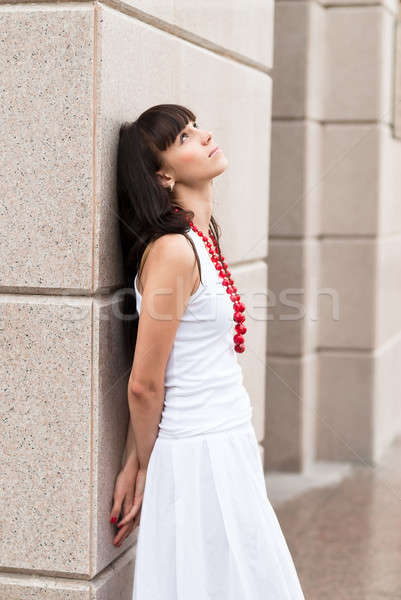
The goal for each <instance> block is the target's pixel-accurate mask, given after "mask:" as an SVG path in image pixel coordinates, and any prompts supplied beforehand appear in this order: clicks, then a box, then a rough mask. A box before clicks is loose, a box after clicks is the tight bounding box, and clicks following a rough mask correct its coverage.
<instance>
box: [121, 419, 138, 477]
mask: <svg viewBox="0 0 401 600" xmlns="http://www.w3.org/2000/svg"><path fill="white" fill-rule="evenodd" d="M122 468H123V470H125V471H126V470H129V471H134V470H135V469H137V468H138V454H137V451H136V443H135V435H134V429H133V427H132V421H131V417H130V419H129V421H128V430H127V439H126V442H125V450H124V456H123V465H122Z"/></svg>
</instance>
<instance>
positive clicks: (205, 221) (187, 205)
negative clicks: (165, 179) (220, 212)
mask: <svg viewBox="0 0 401 600" xmlns="http://www.w3.org/2000/svg"><path fill="white" fill-rule="evenodd" d="M176 188H177V190H176V198H177V202H178V203H179V204H180V206H182V207H183V208H184V209H185V210H192V211H193V212H194V217H193V219H192V222H193V224H194V225H196V227H197V228H198V229H200V231H202V233H204V234H205V235H208V231H209V226H210V217H211V215H212V209H213V195H212V183H211V181H207V182H206V183H204V184H202V185H200V186H197V187H188V186H186V185H183V184H180V183H177V184H176Z"/></svg>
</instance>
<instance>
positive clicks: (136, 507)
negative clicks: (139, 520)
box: [117, 497, 142, 527]
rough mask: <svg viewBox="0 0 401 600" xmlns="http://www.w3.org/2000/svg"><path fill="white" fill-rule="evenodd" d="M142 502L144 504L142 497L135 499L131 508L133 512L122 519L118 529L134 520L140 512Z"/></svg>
mask: <svg viewBox="0 0 401 600" xmlns="http://www.w3.org/2000/svg"><path fill="white" fill-rule="evenodd" d="M141 502H142V497H140V498H139V497H138V498H135V499H134V505H133V507H132V508H131V510H130V511H129V512H128V513H127V514H126V515H125V516H124V517H123V518H122V519H121V521H120V522H119V523H117V527H121V526H122V525H125V524H126V523H128V522H129V521H131V519H133V518H134V517H135V515H136V513H137V512H138V510H139V508H140V506H141Z"/></svg>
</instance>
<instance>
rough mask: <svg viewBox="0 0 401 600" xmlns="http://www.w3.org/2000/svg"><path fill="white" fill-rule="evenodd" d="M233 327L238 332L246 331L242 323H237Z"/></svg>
mask: <svg viewBox="0 0 401 600" xmlns="http://www.w3.org/2000/svg"><path fill="white" fill-rule="evenodd" d="M235 329H236V330H237V331H238V333H242V334H244V333H246V332H247V328H246V327H245V325H244V324H243V323H237V324H236V326H235Z"/></svg>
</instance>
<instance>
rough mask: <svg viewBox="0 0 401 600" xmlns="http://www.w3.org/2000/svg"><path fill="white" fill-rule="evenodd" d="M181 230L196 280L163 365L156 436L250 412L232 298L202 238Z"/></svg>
mask: <svg viewBox="0 0 401 600" xmlns="http://www.w3.org/2000/svg"><path fill="white" fill-rule="evenodd" d="M187 233H188V235H190V236H191V238H192V240H193V241H194V244H195V247H196V249H197V251H198V255H199V261H200V264H201V270H202V272H201V275H202V282H201V283H200V284H199V287H198V288H197V290H196V291H195V293H194V294H192V296H190V298H189V302H188V304H187V306H186V309H185V311H184V313H183V315H182V317H181V320H180V324H179V326H178V329H177V332H176V336H175V340H174V343H173V346H172V349H171V353H170V356H169V359H168V362H167V365H166V372H165V400H164V406H163V411H162V416H161V420H160V423H159V436H160V437H185V436H190V435H197V434H201V433H212V432H217V431H223V430H226V429H230V428H231V427H235V426H237V425H240V424H242V423H246V422H249V421H250V420H251V418H252V413H253V407H252V406H251V403H250V398H249V395H248V392H247V390H246V388H245V387H244V385H243V374H242V368H241V365H240V364H239V362H238V359H237V353H236V352H235V350H234V341H233V337H234V335H235V322H234V320H233V314H234V310H233V303H232V301H231V300H230V297H229V295H228V294H227V292H226V290H225V287H224V286H223V284H222V282H221V281H222V280H221V277H219V275H218V271H217V269H216V268H215V266H214V264H213V262H212V260H211V257H210V254H209V252H208V250H207V249H206V246H205V244H204V242H203V240H202V239H201V238H200V237H199V235H198V234H197V233H196V232H194V231H193V230H192V229H191V228H190V229H189V231H188V232H187ZM137 277H138V276H136V277H135V281H134V285H135V294H136V302H137V310H138V313H139V314H140V311H141V300H142V298H141V294H140V293H139V292H138V288H137Z"/></svg>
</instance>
